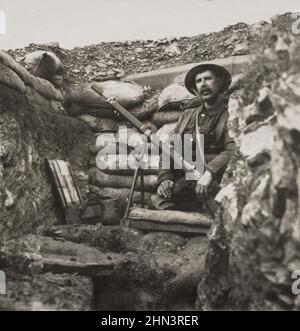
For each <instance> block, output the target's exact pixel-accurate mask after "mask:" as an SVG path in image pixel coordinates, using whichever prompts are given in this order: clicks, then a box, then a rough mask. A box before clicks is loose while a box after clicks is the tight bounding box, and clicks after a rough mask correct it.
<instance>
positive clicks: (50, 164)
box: [46, 159, 67, 208]
mask: <svg viewBox="0 0 300 331" xmlns="http://www.w3.org/2000/svg"><path fill="white" fill-rule="evenodd" d="M46 162H47V164H48V167H49V170H50V172H51V176H52V179H53V181H54V184H55V189H56V191H57V193H58V195H59V200H60V203H61V205H62V207H63V208H65V207H66V206H67V201H66V198H65V196H64V195H63V192H62V187H61V184H60V182H59V178H58V176H57V174H56V171H55V168H54V166H53V161H52V160H48V159H46Z"/></svg>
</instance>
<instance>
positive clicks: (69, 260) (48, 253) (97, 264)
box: [0, 235, 122, 276]
mask: <svg viewBox="0 0 300 331" xmlns="http://www.w3.org/2000/svg"><path fill="white" fill-rule="evenodd" d="M121 260H122V257H121V256H120V255H118V254H116V253H103V252H101V251H100V250H98V249H97V248H94V247H89V246H87V245H84V244H78V243H74V242H70V241H65V240H54V239H53V238H50V237H44V236H38V235H27V236H23V237H21V238H19V239H16V240H11V241H9V242H7V243H6V244H5V245H4V246H2V248H1V260H0V265H1V266H3V267H6V268H7V267H9V268H13V269H16V270H17V271H20V272H24V273H33V274H34V273H40V272H42V271H43V272H45V271H46V272H47V271H51V272H54V273H78V274H81V275H91V276H92V275H94V276H97V275H98V276H99V275H109V274H111V272H112V271H113V269H114V267H115V266H116V265H117V264H118V263H120V262H121Z"/></svg>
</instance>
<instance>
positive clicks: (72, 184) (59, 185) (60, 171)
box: [46, 159, 82, 208]
mask: <svg viewBox="0 0 300 331" xmlns="http://www.w3.org/2000/svg"><path fill="white" fill-rule="evenodd" d="M46 162H47V164H48V167H49V169H50V172H51V177H52V180H53V182H54V185H55V189H56V191H57V193H58V196H59V199H60V202H61V205H62V207H63V208H66V207H68V206H72V205H75V204H79V203H81V202H82V198H81V195H80V191H79V188H78V186H77V183H76V181H75V178H74V175H73V173H72V169H71V167H70V164H69V163H68V162H66V161H63V160H48V159H46Z"/></svg>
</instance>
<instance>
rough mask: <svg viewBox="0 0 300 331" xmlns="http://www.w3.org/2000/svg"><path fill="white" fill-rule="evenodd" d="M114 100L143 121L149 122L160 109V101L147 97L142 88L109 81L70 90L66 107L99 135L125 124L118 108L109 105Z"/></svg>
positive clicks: (155, 97) (130, 83) (128, 83)
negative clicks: (95, 89) (158, 108)
mask: <svg viewBox="0 0 300 331" xmlns="http://www.w3.org/2000/svg"><path fill="white" fill-rule="evenodd" d="M92 86H95V87H96V88H97V89H98V90H100V91H101V93H102V94H103V96H102V95H99V94H98V93H97V92H95V91H94V90H93V89H92ZM107 98H109V99H110V98H114V99H115V100H116V101H117V102H118V103H119V104H120V105H121V106H123V107H124V108H125V109H126V110H128V111H129V112H130V113H131V114H133V115H134V116H135V117H137V118H138V119H139V120H141V121H147V120H148V119H150V118H151V116H152V115H153V113H154V112H155V111H156V110H157V98H158V96H154V97H152V98H146V95H145V93H144V90H143V88H142V87H141V86H139V85H137V84H135V83H132V82H122V81H112V80H110V81H105V82H92V83H90V84H84V85H79V86H76V87H72V88H70V89H69V91H67V95H66V100H65V105H66V107H67V110H68V113H69V115H71V116H78V117H79V118H80V119H81V120H83V121H85V122H87V123H88V124H89V125H90V126H91V127H92V128H93V130H94V131H95V132H101V131H103V130H117V129H118V127H119V125H120V124H124V123H125V122H124V118H121V117H120V115H119V114H118V113H116V112H115V110H114V108H113V107H112V106H111V105H110V104H109V103H108V102H107V100H106V99H107Z"/></svg>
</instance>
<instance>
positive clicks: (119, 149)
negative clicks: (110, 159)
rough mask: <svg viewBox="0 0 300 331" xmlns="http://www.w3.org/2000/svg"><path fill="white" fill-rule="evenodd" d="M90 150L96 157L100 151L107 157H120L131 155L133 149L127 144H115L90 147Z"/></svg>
mask: <svg viewBox="0 0 300 331" xmlns="http://www.w3.org/2000/svg"><path fill="white" fill-rule="evenodd" d="M104 148H105V151H104ZM89 150H90V152H91V153H92V154H93V155H94V156H95V155H97V154H98V153H99V152H100V151H102V154H103V153H104V152H105V154H106V155H118V154H126V153H127V154H129V153H130V152H131V151H132V150H133V148H132V147H130V146H128V145H127V144H123V143H115V142H113V143H110V144H107V145H105V146H103V145H99V146H90V148H89Z"/></svg>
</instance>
